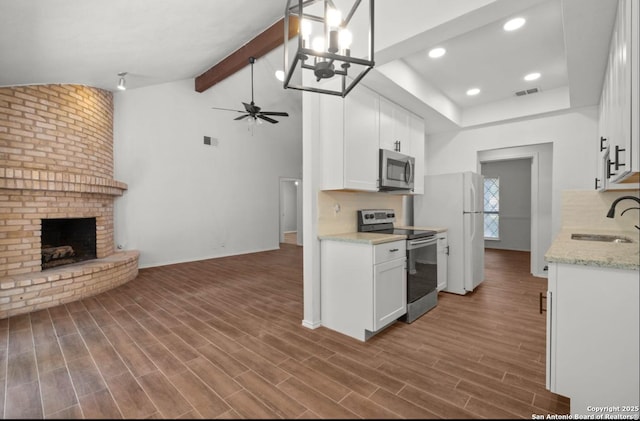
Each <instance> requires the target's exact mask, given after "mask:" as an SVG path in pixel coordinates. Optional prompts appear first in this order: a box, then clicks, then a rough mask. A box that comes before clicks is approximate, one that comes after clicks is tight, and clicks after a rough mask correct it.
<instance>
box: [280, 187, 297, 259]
mask: <svg viewBox="0 0 640 421" xmlns="http://www.w3.org/2000/svg"><path fill="white" fill-rule="evenodd" d="M284 183H294V184H295V185H296V244H297V245H299V246H301V245H302V238H303V236H302V179H300V178H296V177H282V176H281V177H280V179H279V184H278V192H279V201H278V244H280V243H282V242H284V231H283V224H282V216H283V212H284ZM296 183H297V184H296Z"/></svg>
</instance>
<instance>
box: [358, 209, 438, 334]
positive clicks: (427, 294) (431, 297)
mask: <svg viewBox="0 0 640 421" xmlns="http://www.w3.org/2000/svg"><path fill="white" fill-rule="evenodd" d="M357 215H358V232H376V233H381V234H401V235H406V236H407V314H405V315H404V316H402V317H401V318H400V319H399V320H402V321H404V322H407V323H411V322H413V321H414V320H416V319H417V318H418V317H420V316H422V315H423V314H425V313H426V312H427V311H429V310H431V309H432V308H433V307H435V306H436V305H437V303H438V291H437V286H438V266H437V261H438V260H437V257H438V256H437V245H438V238H437V235H436V234H437V232H436V231H431V230H418V229H405V228H395V227H394V226H393V224H394V222H395V220H396V219H395V212H394V210H393V209H362V210H359V211H358V212H357Z"/></svg>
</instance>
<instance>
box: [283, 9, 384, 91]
mask: <svg viewBox="0 0 640 421" xmlns="http://www.w3.org/2000/svg"><path fill="white" fill-rule="evenodd" d="M292 24H297V26H298V35H297V36H294V37H293V38H291V40H289V37H288V34H289V26H290V25H292ZM284 26H285V27H284V66H285V69H286V73H285V78H284V82H283V83H284V87H285V88H289V89H298V90H302V91H310V92H317V93H323V94H330V95H338V96H341V97H345V96H346V95H347V94H348V93H349V92H350V91H351V90H352V89H353V87H354V86H355V85H356V84H357V83H358V82H360V80H361V79H362V78H363V77H364V76H365V75H366V74H367V73H368V72H369V70H371V69H372V68H373V66H374V64H375V63H374V60H373V49H374V0H306V1H303V0H287V8H286V10H285V19H284Z"/></svg>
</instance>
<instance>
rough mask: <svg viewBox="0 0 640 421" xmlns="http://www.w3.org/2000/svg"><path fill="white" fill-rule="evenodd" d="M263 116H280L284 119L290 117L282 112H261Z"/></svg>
mask: <svg viewBox="0 0 640 421" xmlns="http://www.w3.org/2000/svg"><path fill="white" fill-rule="evenodd" d="M260 114H262V115H279V116H282V117H289V113H285V112H281V111H260Z"/></svg>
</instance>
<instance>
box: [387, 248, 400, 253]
mask: <svg viewBox="0 0 640 421" xmlns="http://www.w3.org/2000/svg"><path fill="white" fill-rule="evenodd" d="M399 250H400V249H391V250H389V252H390V253H395V252H396V251H399Z"/></svg>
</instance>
